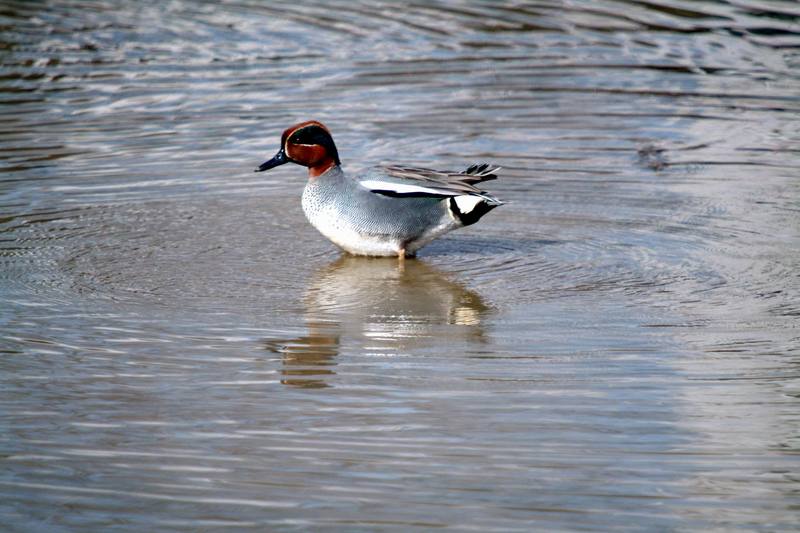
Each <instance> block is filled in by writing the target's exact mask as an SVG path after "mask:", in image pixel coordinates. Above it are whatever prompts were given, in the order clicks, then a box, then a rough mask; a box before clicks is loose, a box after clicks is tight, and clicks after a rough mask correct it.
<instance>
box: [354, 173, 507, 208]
mask: <svg viewBox="0 0 800 533" xmlns="http://www.w3.org/2000/svg"><path fill="white" fill-rule="evenodd" d="M498 170H500V167H492V166H491V165H489V164H488V163H482V164H475V165H471V166H470V167H469V168H467V169H466V170H464V171H462V172H447V171H442V170H433V169H430V168H418V167H405V166H386V167H380V168H379V169H378V170H377V172H372V173H370V174H368V175H367V176H365V177H364V178H363V179H361V180H359V181H360V184H361V186H362V187H365V188H367V189H369V190H370V191H371V192H374V193H376V194H383V195H385V196H395V197H409V196H411V197H414V196H415V197H435V198H451V197H454V196H463V195H467V196H477V197H480V198H483V199H484V200H486V201H487V202H490V203H492V204H499V203H500V201H499V200H498V199H497V198H495V197H494V196H492V195H490V194H489V193H487V192H485V191H483V190H481V189H479V188H478V187H476V186H475V185H476V184H478V183H482V182H484V181H489V180H493V179H497V175H496V174H495V172H497V171H498Z"/></svg>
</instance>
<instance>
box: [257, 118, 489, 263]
mask: <svg viewBox="0 0 800 533" xmlns="http://www.w3.org/2000/svg"><path fill="white" fill-rule="evenodd" d="M286 163H295V164H298V165H301V166H304V167H306V168H308V182H307V183H306V186H305V188H304V189H303V196H302V207H303V212H304V213H305V215H306V218H307V219H308V221H309V222H310V223H311V225H312V226H314V227H315V228H316V229H317V230H318V231H319V232H320V233H322V235H324V236H325V237H327V238H328V239H329V240H330V241H332V242H333V243H334V244H336V245H337V246H338V247H339V248H341V249H342V250H344V251H345V252H347V253H349V254H352V255H360V256H397V257H398V258H399V259H401V260H402V259H405V258H406V257H414V256H415V255H416V253H417V251H419V249H420V248H422V247H423V246H425V245H427V244H429V243H430V242H431V241H433V240H434V239H436V238H437V237H440V236H442V235H444V234H446V233H448V232H450V231H453V230H456V229H459V228H462V227H465V226H471V225H472V224H475V223H476V222H478V220H480V219H481V218H482V217H483V216H484V215H486V213H488V212H489V211H491V210H492V209H494V208H495V207H498V206H500V205H503V202H501V201H500V200H498V199H497V198H495V197H494V196H493V195H491V194H489V193H488V192H486V191H484V190H482V189H480V188H479V187H478V185H479V184H481V183H483V182H485V181H489V180H493V179H496V178H497V174H496V172H497V171H498V170H500V167H496V166H492V165H489V164H488V163H481V164H473V165H470V166H469V167H467V168H466V169H465V170H463V171H461V172H451V171H442V170H433V169H429V168H419V167H410V166H380V167H374V168H371V169H369V170H367V171H366V172H364V173H362V174H359V175H351V174H347V173H345V172H344V171H343V170H342V164H341V161H340V159H339V152H338V151H337V149H336V145H335V144H334V142H333V135H332V134H331V132H330V130H329V129H328V128H327V127H326V126H325V125H323V124H322V123H321V122H318V121H316V120H309V121H305V122H300V123H298V124H295V125H293V126H291V127H290V128H287V129H286V130H285V131H284V132H283V135H282V136H281V147H280V149H279V150H278V153H277V154H275V156H274V157H272V158H271V159H269V160H268V161H266V162H264V163H262V164H261V165H259V166H258V167H257V168H256V169H255V172H264V171H266V170H270V169H273V168H275V167H278V166H280V165H284V164H286Z"/></svg>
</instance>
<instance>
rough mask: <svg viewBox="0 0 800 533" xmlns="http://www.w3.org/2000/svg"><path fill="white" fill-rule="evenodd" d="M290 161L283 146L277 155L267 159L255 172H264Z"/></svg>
mask: <svg viewBox="0 0 800 533" xmlns="http://www.w3.org/2000/svg"><path fill="white" fill-rule="evenodd" d="M288 162H289V158H288V157H286V152H284V151H283V148H281V149H280V150H279V151H278V153H277V154H275V157H273V158H272V159H270V160H269V161H265V162H264V163H261V165H260V166H259V167H258V168H257V169H255V170H254V171H253V172H264V171H265V170H269V169H271V168H275V167H279V166H281V165H283V164H285V163H288Z"/></svg>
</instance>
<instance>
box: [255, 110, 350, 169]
mask: <svg viewBox="0 0 800 533" xmlns="http://www.w3.org/2000/svg"><path fill="white" fill-rule="evenodd" d="M284 163H297V164H298V165H303V166H304V167H308V176H309V177H310V178H316V177H317V176H320V175H322V174H324V173H325V172H326V171H327V170H328V169H330V168H331V167H333V166H335V165H340V164H341V163H340V162H339V152H337V151H336V145H335V144H333V137H332V136H331V132H330V130H328V128H326V127H325V126H324V125H323V124H322V123H321V122H317V121H316V120H309V121H307V122H301V123H299V124H295V125H294V126H292V127H291V128H288V129H287V130H286V131H284V132H283V135H282V136H281V149H280V150H278V153H277V154H275V157H273V158H272V159H270V160H269V161H266V162H265V163H263V164H261V166H259V167H258V168H257V169H256V170H255V171H256V172H263V171H265V170H269V169H271V168H275V167H277V166H279V165H283V164H284Z"/></svg>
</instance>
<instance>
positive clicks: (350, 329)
mask: <svg viewBox="0 0 800 533" xmlns="http://www.w3.org/2000/svg"><path fill="white" fill-rule="evenodd" d="M305 307H306V310H305V313H306V324H307V327H308V334H307V335H304V336H302V337H298V338H293V339H286V340H272V341H269V342H267V349H269V350H270V351H273V352H276V353H280V354H281V356H282V360H283V369H282V371H281V372H282V376H283V377H282V380H281V382H282V383H283V384H285V385H290V386H295V387H306V388H321V387H326V386H328V383H327V382H326V376H330V375H332V374H335V372H334V370H333V368H331V367H333V366H334V365H335V364H336V363H335V361H334V359H335V356H336V355H338V354H339V353H340V352H341V351H355V352H356V353H375V354H386V353H396V352H398V351H404V350H409V349H412V348H414V347H419V346H424V345H429V344H431V343H432V342H433V341H434V340H435V342H437V343H441V342H445V343H448V342H451V341H456V340H471V341H475V342H482V341H483V336H484V333H483V328H482V324H481V322H482V320H483V319H484V318H485V315H486V313H487V312H488V311H489V309H490V308H489V307H488V306H487V305H486V304H484V302H483V301H482V300H481V297H480V296H479V295H478V294H476V293H474V292H472V291H470V290H468V289H466V288H465V287H464V286H462V285H461V284H459V283H456V282H454V281H452V280H450V279H448V278H447V277H446V275H444V274H443V273H442V272H440V271H438V270H437V269H436V268H434V267H432V266H431V265H429V264H427V263H425V262H424V261H416V260H413V261H405V262H398V260H397V259H396V258H369V259H368V258H362V257H351V256H344V257H341V258H339V259H337V260H336V261H334V262H333V263H331V264H329V265H327V266H325V267H323V268H321V269H320V270H318V271H317V272H315V273H314V276H313V278H312V280H311V282H310V283H309V287H308V289H307V291H306V296H305Z"/></svg>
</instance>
